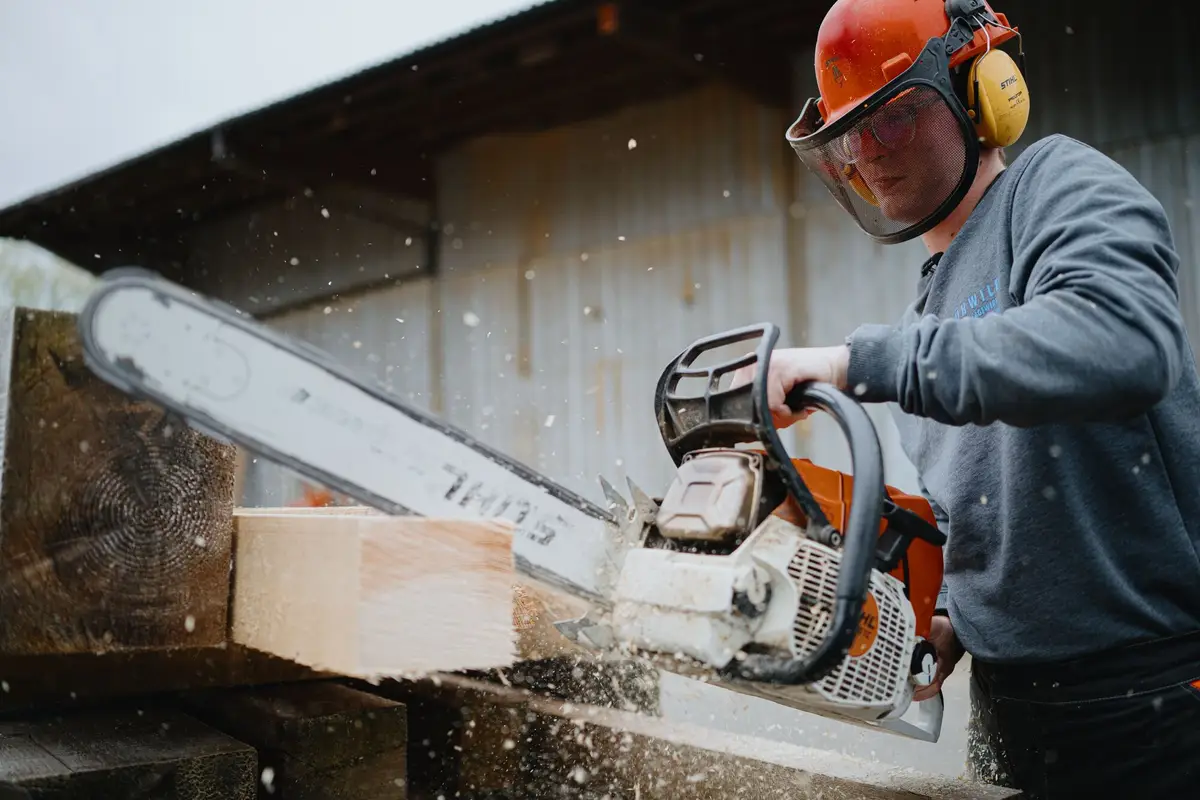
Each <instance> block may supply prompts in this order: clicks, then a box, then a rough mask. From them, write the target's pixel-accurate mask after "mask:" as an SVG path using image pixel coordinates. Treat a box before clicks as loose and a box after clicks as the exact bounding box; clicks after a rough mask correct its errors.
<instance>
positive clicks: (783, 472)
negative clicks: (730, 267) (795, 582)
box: [654, 323, 886, 684]
mask: <svg viewBox="0 0 1200 800" xmlns="http://www.w3.org/2000/svg"><path fill="white" fill-rule="evenodd" d="M755 338H757V339H758V345H757V347H756V348H755V350H754V352H752V353H748V354H746V355H743V356H740V357H738V358H734V359H731V360H729V361H726V362H723V363H720V364H717V365H714V366H711V367H693V366H692V364H693V363H694V362H695V360H696V359H697V358H698V357H699V356H700V355H702V354H703V353H705V352H707V351H709V350H712V349H714V348H717V347H723V346H726V345H730V344H736V343H738V342H744V341H748V340H751V339H755ZM778 340H779V328H778V327H777V326H776V325H774V324H772V323H762V324H758V325H751V326H747V327H744V328H738V329H735V330H731V331H727V332H725V333H720V334H716V335H713V336H709V337H706V338H703V339H700V340H698V341H696V342H694V343H693V344H692V345H691V346H689V347H688V348H687V349H686V350H684V351H683V352H682V353H680V354H679V355H678V356H677V357H676V358H675V359H674V360H673V361H672V362H671V363H670V364H669V365H668V366H667V368H666V370H664V371H663V373H662V376H661V377H660V378H659V381H658V387H657V389H656V391H655V396H654V404H655V416H656V418H657V420H658V426H659V432H660V433H661V435H662V439H663V443H664V444H665V445H666V448H667V452H668V453H670V455H671V458H672V459H673V460H674V462H675V465H676V466H679V465H680V464H681V463H682V462H683V459H684V457H685V456H686V455H687V454H688V453H690V452H693V451H695V450H698V449H701V448H707V447H733V446H735V445H737V444H739V443H744V442H755V441H757V442H759V443H761V444H762V445H763V447H764V448H765V450H766V456H767V462H768V468H770V469H772V470H775V471H777V473H778V475H779V477H780V479H781V480H782V481H783V483H784V485H785V487H786V488H787V490H788V492H789V494H791V496H792V497H794V498H795V500H796V502H797V503H798V504H799V505H800V508H801V510H802V511H803V512H804V514H805V515H806V516H807V517H808V520H809V523H810V525H813V526H816V527H817V528H818V529H819V528H832V525H830V522H829V519H828V517H827V516H826V515H825V512H824V510H823V509H822V508H821V506H820V504H819V503H818V502H817V501H816V499H815V498H814V497H813V495H812V492H811V491H810V490H809V488H808V486H807V485H806V484H805V483H804V481H803V479H802V478H801V477H800V474H799V472H798V471H797V470H796V467H795V465H794V464H793V463H792V460H791V457H790V456H789V455H788V453H787V451H786V450H785V449H784V446H783V442H782V441H780V438H779V432H778V431H777V430H776V428H775V424H774V422H773V420H772V418H771V410H770V405H769V402H768V396H767V376H768V373H769V368H770V361H771V352H772V351H773V350H774V349H775V345H776V343H777V342H778ZM755 363H757V364H758V369H757V370H756V371H755V375H754V379H753V380H752V381H751V382H749V383H746V384H743V385H742V386H738V387H734V388H729V389H719V388H718V387H719V385H720V381H721V378H722V377H723V376H724V375H726V374H729V373H732V372H735V371H736V370H738V369H740V368H742V367H744V366H749V365H751V364H755ZM684 378H704V379H706V385H705V388H704V392H703V394H700V395H698V396H687V395H680V394H677V393H676V387H677V386H678V384H679V382H680V380H682V379H684ZM785 402H786V403H787V406H788V407H789V408H790V409H791V410H792V411H793V412H797V413H798V412H800V411H803V410H805V409H809V408H817V409H820V410H822V411H825V412H826V413H828V414H829V415H830V416H832V417H833V418H834V419H835V420H836V421H837V423H838V425H839V426H840V428H841V430H842V434H843V436H845V437H846V441H847V443H848V445H849V449H850V459H851V463H852V465H853V474H854V481H853V490H852V495H851V507H850V515H849V519H848V520H847V525H846V530H845V531H843V532H842V536H841V537H840V538H841V540H842V544H841V546H842V553H841V564H840V568H839V569H840V571H839V573H838V581H837V592H836V595H835V601H834V608H833V614H832V617H831V620H830V624H829V628H828V630H827V632H826V634H825V638H824V639H823V640H822V642H821V643H820V644H819V645H818V646H817V647H816V648H815V649H814V650H813V651H812V653H811V654H810V655H809V656H808V657H807V658H804V659H795V658H781V657H776V656H768V655H762V654H749V655H747V656H746V657H745V658H744V659H743V660H738V659H734V660H733V661H731V662H730V664H729V666H727V667H726V668H725V670H726V672H728V673H729V676H730V677H733V678H739V679H743V680H750V681H760V682H771V683H783V684H800V683H810V682H813V681H817V680H820V679H821V678H822V677H823V676H824V675H826V674H828V673H829V672H830V671H831V670H833V669H834V668H835V667H836V666H837V665H838V664H839V663H840V662H841V660H842V659H843V658H844V657H845V655H846V653H847V652H849V649H850V645H851V643H852V642H853V641H854V636H855V634H856V632H857V629H858V622H859V617H860V616H861V614H862V606H863V602H864V599H865V597H866V593H867V587H868V586H869V584H870V578H871V570H872V568H873V566H874V563H875V555H876V545H877V543H878V539H879V526H880V519H881V516H882V514H883V511H884V501H885V497H886V487H885V485H884V480H883V478H884V474H883V454H882V452H881V450H880V447H879V439H878V436H877V435H876V433H875V426H874V425H873V424H872V423H871V419H870V417H868V416H867V413H866V411H865V410H864V409H863V407H862V406H861V405H860V404H859V403H857V402H855V401H853V400H851V399H850V398H849V397H847V396H846V395H845V394H844V393H843V392H841V391H840V390H839V389H837V388H836V387H834V386H832V385H830V384H826V383H819V382H807V383H802V384H798V385H797V386H795V387H794V388H793V389H792V390H791V391H790V392H789V393H788V395H787V397H786V398H785Z"/></svg>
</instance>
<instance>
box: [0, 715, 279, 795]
mask: <svg viewBox="0 0 1200 800" xmlns="http://www.w3.org/2000/svg"><path fill="white" fill-rule="evenodd" d="M0 781H7V782H9V783H10V784H15V785H16V786H19V787H21V789H23V790H25V792H28V794H27V795H25V796H28V797H36V798H39V800H83V799H84V798H86V800H101V798H126V797H127V798H154V799H155V800H209V799H210V798H222V800H225V799H226V798H227V799H228V800H254V798H255V797H257V786H258V770H257V756H256V754H255V752H254V749H253V748H252V747H249V746H248V745H246V744H243V743H242V742H239V741H237V740H236V739H234V738H232V737H230V736H228V735H226V734H224V733H221V732H220V731H217V730H214V729H213V728H210V727H209V726H207V725H204V724H203V723H201V722H199V721H197V720H195V719H193V718H191V717H189V716H185V715H183V714H177V713H171V712H167V711H161V710H145V709H144V710H142V711H140V712H138V711H135V710H130V711H121V712H107V711H99V712H96V711H93V712H86V713H83V712H80V713H75V714H69V715H66V716H57V715H56V716H53V717H49V716H47V717H42V718H39V719H34V720H23V721H17V722H13V721H5V722H2V723H0ZM4 791H5V790H4V789H3V788H2V787H0V797H10V796H12V797H20V796H22V795H21V793H20V792H19V791H16V790H8V791H10V792H11V794H4V793H3V792H4Z"/></svg>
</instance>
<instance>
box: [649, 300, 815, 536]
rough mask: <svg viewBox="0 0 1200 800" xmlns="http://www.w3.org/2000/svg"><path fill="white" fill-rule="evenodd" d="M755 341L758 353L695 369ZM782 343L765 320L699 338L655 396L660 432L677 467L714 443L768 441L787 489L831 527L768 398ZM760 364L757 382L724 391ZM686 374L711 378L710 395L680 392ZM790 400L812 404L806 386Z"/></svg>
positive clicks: (772, 463)
mask: <svg viewBox="0 0 1200 800" xmlns="http://www.w3.org/2000/svg"><path fill="white" fill-rule="evenodd" d="M753 339H757V340H758V344H757V346H756V347H755V349H754V351H752V352H750V353H746V354H745V355H742V356H738V357H737V358H732V359H730V360H728V361H724V362H722V363H720V364H715V365H713V366H711V367H693V366H692V364H693V363H695V361H696V359H697V358H699V357H700V356H702V355H704V354H705V353H707V352H709V351H710V350H714V349H716V348H718V347H725V346H727V345H731V344H737V343H739V342H746V341H750V340H753ZM778 341H779V328H778V326H776V325H774V324H773V323H769V322H768V323H762V324H758V325H751V326H747V327H744V328H737V329H734V330H730V331H726V332H724V333H718V334H714V335H712V336H707V337H705V338H703V339H699V340H697V341H696V342H693V343H692V344H691V345H690V346H689V347H688V348H687V349H686V350H684V351H683V352H682V353H680V354H679V355H678V356H677V357H676V358H675V360H674V361H672V362H671V363H670V364H669V365H668V366H667V368H666V369H665V370H664V371H663V373H662V376H661V377H660V378H659V381H658V386H657V388H656V390H655V394H654V406H655V418H656V419H657V420H658V429H659V433H660V434H661V436H662V440H663V444H664V445H666V448H667V452H668V453H669V454H670V456H671V459H672V460H673V461H674V462H675V466H677V467H678V466H679V465H680V464H681V463H683V459H684V457H685V456H686V455H687V454H688V453H691V452H693V451H695V450H700V449H702V448H708V447H734V446H736V445H738V444H743V443H747V442H758V443H760V444H762V445H763V447H764V448H765V450H766V454H767V461H768V465H767V466H768V468H769V469H772V470H774V471H776V472H778V474H779V477H780V479H781V480H782V481H783V484H784V487H785V488H786V489H787V491H788V493H789V494H791V495H792V496H793V497H794V498H795V499H796V502H797V503H799V505H800V508H801V510H802V511H803V512H804V513H805V515H806V516H807V517H808V519H809V520H810V521H811V522H813V524H815V525H816V526H818V527H819V528H829V527H832V526H831V525H830V522H829V519H828V517H827V516H826V515H825V512H824V510H823V509H822V508H821V506H820V504H819V503H817V501H816V499H815V498H814V497H813V495H812V492H811V491H810V490H809V488H808V486H807V485H806V484H805V483H804V481H803V480H802V479H801V478H800V474H799V473H798V472H797V471H796V468H795V465H793V464H792V460H791V457H790V456H789V455H788V453H787V451H786V450H785V449H784V446H783V442H782V441H780V439H779V433H778V431H777V430H776V429H775V424H774V422H773V421H772V419H771V410H770V406H769V403H768V400H767V375H768V371H769V368H770V364H771V352H772V351H773V350H774V349H775V345H776V343H777V342H778ZM755 363H757V364H758V365H759V369H757V370H756V371H755V375H754V380H752V381H751V382H749V383H745V384H742V385H741V386H738V387H734V388H728V389H719V388H718V387H719V385H720V382H721V379H722V378H723V377H725V376H726V375H729V374H732V373H733V372H735V371H737V370H739V369H741V368H742V367H747V366H750V365H752V364H755ZM685 378H691V379H700V378H703V379H705V380H706V385H705V387H704V393H703V394H702V395H699V396H683V395H680V394H677V393H676V390H677V387H678V386H679V382H680V381H681V380H683V379H685ZM797 389H798V391H793V392H792V393H791V394H790V395H789V396H788V398H787V401H788V404H789V406H791V407H792V408H793V410H794V411H800V410H801V409H802V408H803V407H806V406H807V405H809V402H808V398H807V395H806V393H805V391H804V389H805V387H797Z"/></svg>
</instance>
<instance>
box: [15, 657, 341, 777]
mask: <svg viewBox="0 0 1200 800" xmlns="http://www.w3.org/2000/svg"><path fill="white" fill-rule="evenodd" d="M328 677H331V675H330V674H329V673H325V672H320V671H317V670H313V669H310V668H308V667H304V666H302V665H299V664H296V663H295V662H293V661H289V660H287V659H283V658H279V657H277V656H272V655H270V654H269V653H262V652H259V651H257V650H252V649H250V648H247V647H242V646H240V645H236V644H230V645H225V644H222V645H221V646H219V647H188V648H177V649H176V648H172V649H162V650H124V651H120V652H108V653H70V654H52V655H36V656H20V657H17V658H11V657H6V658H0V678H2V679H3V683H2V684H0V712H11V711H30V710H35V709H49V708H56V709H58V708H61V709H68V708H75V707H80V706H85V705H95V704H96V703H97V702H108V701H118V700H119V699H120V698H130V697H137V696H146V695H156V694H167V693H171V692H183V691H195V690H200V689H207V688H211V687H235V686H252V685H255V684H263V683H276V682H286V681H308V680H316V679H320V678H328ZM2 797H3V795H0V798H2Z"/></svg>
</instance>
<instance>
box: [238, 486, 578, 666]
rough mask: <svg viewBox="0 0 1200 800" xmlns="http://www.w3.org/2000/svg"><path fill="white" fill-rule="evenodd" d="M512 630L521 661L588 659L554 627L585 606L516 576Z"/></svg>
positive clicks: (338, 513) (305, 511) (242, 511)
mask: <svg viewBox="0 0 1200 800" xmlns="http://www.w3.org/2000/svg"><path fill="white" fill-rule="evenodd" d="M234 513H235V515H236V516H237V517H239V518H241V517H244V516H251V515H254V516H283V515H288V516H297V515H299V516H304V517H327V516H334V517H344V516H370V517H385V516H387V515H385V514H384V513H383V512H382V511H379V510H378V509H374V508H371V507H370V506H322V507H315V508H312V507H304V506H287V507H280V508H238V509H236V511H235V512H234ZM404 519H420V517H404ZM512 591H513V600H512V605H513V626H514V627H515V628H516V632H517V654H518V657H519V658H521V659H522V660H527V661H534V660H543V659H558V658H564V657H570V658H575V659H579V658H590V657H591V655H592V652H591V651H590V650H587V649H585V648H583V647H580V646H579V645H577V644H575V643H574V642H571V641H570V640H568V639H567V638H566V637H564V636H563V635H562V634H561V633H559V632H558V629H557V628H555V627H554V623H555V622H556V621H558V620H564V619H575V618H577V617H579V616H580V615H581V614H583V613H584V612H585V611H587V610H588V606H587V604H586V603H584V602H583V601H581V600H579V599H578V598H573V597H567V596H564V595H562V594H561V593H558V592H550V591H547V590H545V589H544V588H543V587H541V586H538V585H536V584H530V583H527V582H525V581H523V580H522V576H521V575H520V574H516V573H514V584H513V589H512Z"/></svg>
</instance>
